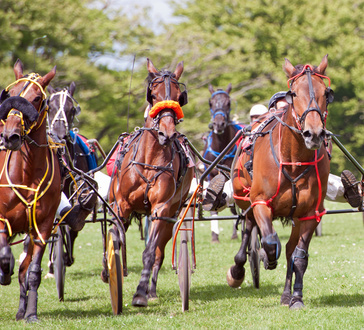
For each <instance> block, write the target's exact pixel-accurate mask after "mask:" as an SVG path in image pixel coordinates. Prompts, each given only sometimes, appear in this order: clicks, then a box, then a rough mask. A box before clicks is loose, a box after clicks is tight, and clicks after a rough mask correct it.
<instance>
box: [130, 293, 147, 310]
mask: <svg viewBox="0 0 364 330" xmlns="http://www.w3.org/2000/svg"><path fill="white" fill-rule="evenodd" d="M131 304H132V305H133V306H135V307H147V306H148V298H147V296H144V295H141V294H137V293H136V294H135V295H134V297H133V300H132V302H131Z"/></svg>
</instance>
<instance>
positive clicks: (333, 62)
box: [0, 0, 364, 174]
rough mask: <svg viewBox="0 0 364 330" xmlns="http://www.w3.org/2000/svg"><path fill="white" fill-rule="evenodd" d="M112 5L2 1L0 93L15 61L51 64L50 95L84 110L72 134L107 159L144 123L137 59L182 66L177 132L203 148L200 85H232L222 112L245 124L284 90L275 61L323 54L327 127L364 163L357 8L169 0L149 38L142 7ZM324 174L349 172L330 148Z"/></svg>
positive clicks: (347, 0) (311, 0)
mask: <svg viewBox="0 0 364 330" xmlns="http://www.w3.org/2000/svg"><path fill="white" fill-rule="evenodd" d="M136 3H137V1H136ZM117 4H118V1H117V0H114V1H113V0H100V1H88V0H63V1H56V0H48V1H47V2H46V3H44V1H40V0H32V1H26V0H19V1H17V2H14V1H11V0H1V6H0V7H1V8H0V31H1V32H0V36H1V42H0V69H1V72H2V77H1V79H0V86H1V87H2V88H5V87H6V86H7V85H8V84H10V83H11V82H13V81H14V73H13V69H12V68H13V65H14V63H15V61H16V59H17V58H20V59H21V60H22V62H23V64H24V67H25V71H26V72H31V71H35V72H38V73H40V74H45V73H46V72H48V71H50V70H51V68H52V67H53V66H54V65H57V75H56V78H55V79H54V80H53V81H52V86H53V87H65V86H67V85H69V84H70V82H71V81H75V83H76V86H77V89H76V95H75V98H76V100H77V101H78V102H79V103H80V105H81V109H82V112H81V115H80V116H79V117H78V120H79V122H78V123H76V126H77V127H79V129H80V132H81V133H82V134H83V135H86V136H87V137H88V138H97V139H98V140H99V141H100V143H101V145H102V146H103V148H104V149H105V151H106V152H108V150H110V148H111V147H112V145H113V144H114V143H115V142H116V140H117V138H118V136H119V135H120V134H121V133H122V132H125V131H131V130H133V129H134V127H135V126H142V125H143V112H144V108H145V106H146V101H145V94H146V93H145V91H146V83H145V78H146V76H147V69H146V58H147V57H149V58H150V59H151V60H152V61H153V63H154V65H155V66H156V67H157V68H159V69H163V68H165V69H169V70H171V71H173V70H174V69H175V66H176V64H177V63H178V62H179V61H182V60H183V61H184V65H185V70H184V73H183V75H182V77H181V79H180V81H181V82H184V83H186V84H187V88H188V93H189V103H188V104H187V105H186V106H185V107H184V113H185V121H184V122H183V123H182V124H180V127H179V130H180V131H181V132H182V133H184V134H186V135H187V137H188V138H189V139H190V140H191V141H192V143H193V144H194V145H195V146H196V147H198V148H199V149H202V146H203V142H202V140H201V137H202V135H203V134H207V131H208V123H209V121H210V114H209V105H208V99H209V96H210V93H209V91H208V85H209V84H212V85H213V86H214V88H215V89H216V88H223V89H226V87H227V86H228V84H229V83H232V86H233V90H232V92H231V96H232V99H233V102H232V115H235V116H236V117H237V118H238V120H239V121H241V122H248V120H249V117H248V113H249V110H250V107H251V106H252V105H253V104H254V103H263V104H265V105H267V104H268V100H269V98H270V97H271V95H272V94H274V93H275V92H276V91H280V90H287V84H286V77H285V74H284V72H283V70H282V64H283V63H284V58H285V57H286V58H288V59H289V60H290V61H291V62H292V64H293V65H297V64H305V63H311V64H314V65H318V64H319V63H320V61H321V59H322V57H323V56H324V55H325V54H329V66H328V69H327V71H326V74H327V75H328V76H329V77H330V78H331V81H332V85H331V87H332V88H333V90H334V91H335V101H334V103H332V104H330V106H329V116H328V122H327V128H328V129H329V130H330V131H332V132H333V133H335V134H337V135H339V139H340V141H341V142H342V143H343V144H344V145H345V147H346V148H347V149H348V150H349V151H350V152H351V153H352V154H353V155H354V157H355V158H356V159H357V160H358V161H359V163H360V164H364V150H363V142H364V135H363V127H364V121H363V120H364V107H363V103H364V78H363V77H364V65H363V64H364V63H363V62H364V56H363V55H364V21H363V19H362V13H363V10H364V2H363V0H337V1H328V0H299V1H298V0H279V1H278V0H270V1H268V0H267V1H265V0H219V1H215V0H205V1H197V0H180V1H179V2H177V1H173V0H171V1H170V5H171V6H172V8H173V11H174V16H175V17H176V23H164V24H163V23H162V22H159V23H158V28H157V29H156V28H155V26H156V22H157V18H156V17H153V15H150V13H151V11H150V8H143V7H138V6H137V5H135V10H134V11H133V12H132V13H130V12H125V11H124V10H123V8H120V6H119V7H118V6H117ZM118 64H119V65H118ZM331 167H332V172H333V173H336V174H339V173H340V171H342V170H343V169H344V168H349V169H353V167H352V166H351V165H350V163H349V162H348V161H347V160H346V159H345V157H344V156H343V154H342V153H341V152H340V151H339V150H338V149H337V148H336V147H334V151H333V159H332V163H331Z"/></svg>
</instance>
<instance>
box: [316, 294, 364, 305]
mask: <svg viewBox="0 0 364 330" xmlns="http://www.w3.org/2000/svg"><path fill="white" fill-rule="evenodd" d="M311 301H312V305H316V306H338V307H357V306H363V301H364V295H363V294H359V293H355V294H333V295H326V296H321V297H318V298H316V299H312V300H311Z"/></svg>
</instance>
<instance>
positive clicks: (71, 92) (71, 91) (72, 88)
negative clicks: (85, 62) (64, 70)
mask: <svg viewBox="0 0 364 330" xmlns="http://www.w3.org/2000/svg"><path fill="white" fill-rule="evenodd" d="M75 90H76V84H75V82H74V81H72V82H71V85H70V89H69V92H70V94H71V96H73V94H74V93H75Z"/></svg>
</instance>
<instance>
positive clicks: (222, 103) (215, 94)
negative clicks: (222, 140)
mask: <svg viewBox="0 0 364 330" xmlns="http://www.w3.org/2000/svg"><path fill="white" fill-rule="evenodd" d="M209 91H210V93H211V98H210V100H209V105H210V114H211V121H212V127H211V124H210V125H209V127H211V128H212V129H213V130H214V133H215V134H222V133H224V130H225V129H226V127H227V125H228V123H229V121H230V95H229V93H230V92H231V84H229V86H228V87H227V88H226V90H225V91H224V90H222V89H218V90H217V91H215V90H214V88H213V87H212V85H209Z"/></svg>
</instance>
